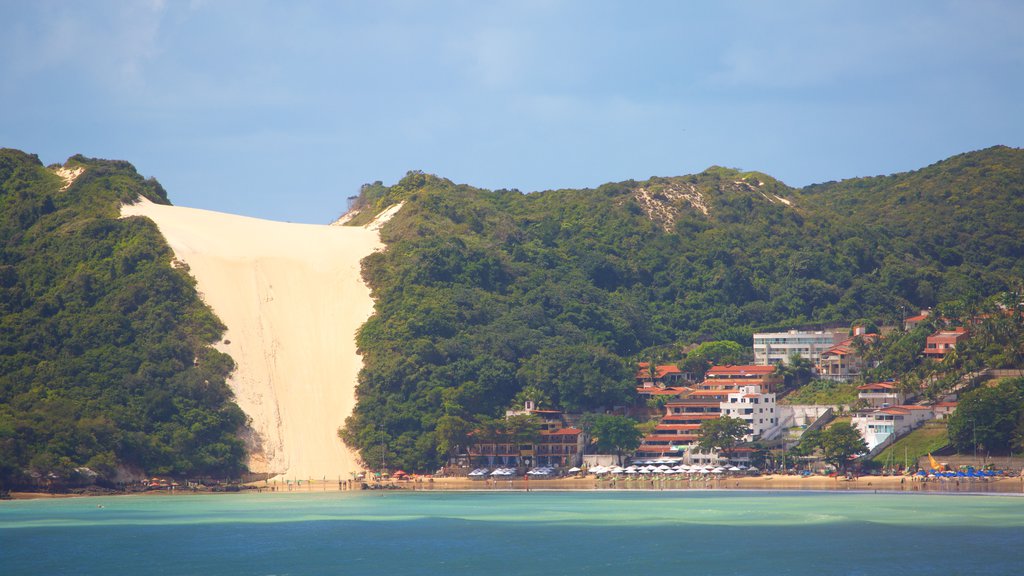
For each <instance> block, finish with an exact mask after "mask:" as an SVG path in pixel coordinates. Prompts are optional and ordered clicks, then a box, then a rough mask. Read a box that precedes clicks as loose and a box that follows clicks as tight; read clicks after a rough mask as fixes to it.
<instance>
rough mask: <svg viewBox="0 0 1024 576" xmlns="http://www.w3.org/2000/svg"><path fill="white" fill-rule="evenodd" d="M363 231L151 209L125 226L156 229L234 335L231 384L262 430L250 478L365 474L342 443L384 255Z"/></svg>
mask: <svg viewBox="0 0 1024 576" xmlns="http://www.w3.org/2000/svg"><path fill="white" fill-rule="evenodd" d="M393 213H394V210H392V211H389V212H388V213H387V214H384V215H382V218H378V220H377V221H376V222H375V223H374V224H371V225H369V226H367V227H365V228H359V227H342V226H317V225H310V224H287V223H282V222H272V221H268V220H259V219H255V218H247V217H242V216H233V215H229V214H222V213H217V212H210V211H206V210H197V209H193V208H183V207H178V206H162V205H158V204H153V203H152V202H149V201H147V200H142V201H141V202H139V203H137V204H134V205H130V206H124V207H123V209H122V216H135V215H138V216H146V217H149V218H151V219H152V220H153V221H154V222H156V224H157V226H158V227H159V228H160V231H161V233H162V234H163V235H164V237H165V238H166V239H167V242H168V244H170V246H171V248H172V249H173V250H174V253H175V256H176V257H177V258H178V259H179V260H182V261H184V262H186V263H187V264H188V265H189V268H190V269H191V273H192V275H193V276H195V278H196V280H197V282H198V289H199V292H200V293H201V294H202V297H203V299H204V300H205V301H206V303H207V304H209V305H210V306H211V307H212V308H213V310H214V311H215V312H216V314H217V316H218V317H220V319H221V320H222V321H223V322H224V323H225V324H226V325H227V327H228V330H227V332H226V333H225V335H224V338H223V340H222V342H221V343H220V344H218V345H217V348H218V349H219V350H221V351H223V352H226V353H227V354H229V355H231V357H232V358H234V360H235V363H236V364H237V369H236V371H235V372H234V374H233V375H232V377H231V379H230V381H229V384H230V385H231V388H232V390H234V392H235V396H236V400H237V402H238V405H239V406H240V407H241V408H242V410H244V411H245V413H246V414H247V415H248V416H249V417H250V418H251V420H252V430H253V432H254V434H253V437H252V438H250V439H249V440H250V448H251V454H252V457H251V461H250V468H251V469H252V470H253V471H254V472H269V473H272V474H276V475H277V476H278V477H283V478H287V479H303V480H306V479H310V478H314V479H323V478H324V477H326V478H327V479H329V480H330V479H336V478H338V477H341V478H343V479H346V478H349V477H350V476H349V475H348V474H349V472H352V471H356V470H358V469H360V466H359V464H358V461H357V458H356V455H355V454H354V453H353V452H352V451H351V450H349V449H347V448H346V447H345V446H344V445H343V444H342V442H341V441H340V440H339V439H338V437H337V429H338V427H339V426H341V425H342V423H343V422H344V420H345V418H346V417H347V416H348V415H349V414H350V413H351V412H352V408H353V406H354V404H355V386H356V377H357V375H358V373H359V369H360V368H361V366H362V361H361V358H360V357H359V355H358V354H357V353H356V345H355V333H356V330H357V329H358V328H359V326H361V325H362V324H363V322H365V321H366V319H367V318H368V317H369V316H370V314H371V313H372V312H373V301H372V300H371V299H370V291H369V288H367V286H366V285H365V284H364V283H363V281H362V277H361V274H360V267H359V262H360V260H362V258H363V257H365V256H367V255H368V254H370V253H372V252H373V251H374V250H378V249H381V248H383V245H382V244H381V243H380V239H379V236H378V230H379V226H380V224H381V223H382V220H383V219H386V218H387V217H390V215H391V214H393Z"/></svg>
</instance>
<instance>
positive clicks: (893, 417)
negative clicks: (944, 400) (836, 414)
mask: <svg viewBox="0 0 1024 576" xmlns="http://www.w3.org/2000/svg"><path fill="white" fill-rule="evenodd" d="M933 416H934V413H933V412H932V410H931V408H929V407H927V406H917V405H900V406H887V407H884V408H875V409H873V410H866V411H863V412H858V413H857V414H856V415H855V416H854V417H853V419H852V420H851V421H850V424H852V425H853V427H854V428H856V429H857V430H858V431H859V432H860V435H861V437H863V438H864V442H865V443H866V444H867V445H868V451H871V450H874V449H875V447H876V446H878V445H879V444H882V443H883V442H886V441H887V440H889V438H890V437H892V436H894V437H895V438H899V437H900V436H903V435H904V434H906V433H907V432H910V431H911V430H913V429H914V428H917V427H918V426H920V425H921V424H923V423H924V422H925V421H926V420H929V419H931V418H932V417H933Z"/></svg>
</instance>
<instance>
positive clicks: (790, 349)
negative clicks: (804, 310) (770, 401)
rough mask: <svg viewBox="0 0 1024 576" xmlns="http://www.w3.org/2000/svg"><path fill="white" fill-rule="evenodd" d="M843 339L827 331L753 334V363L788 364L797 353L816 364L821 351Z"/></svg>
mask: <svg viewBox="0 0 1024 576" xmlns="http://www.w3.org/2000/svg"><path fill="white" fill-rule="evenodd" d="M843 339H844V338H843V336H842V335H841V334H839V333H836V332H829V331H817V332H801V331H799V330H790V331H788V332H769V333H762V334H754V364H758V365H760V366H772V365H775V364H788V363H789V358H790V356H793V355H794V354H798V355H799V356H800V357H801V358H804V359H806V360H810V361H811V362H812V363H814V365H818V363H819V362H820V361H821V353H822V352H824V351H826V350H828V349H829V348H831V347H833V346H835V345H836V344H839V343H840V342H842V341H843Z"/></svg>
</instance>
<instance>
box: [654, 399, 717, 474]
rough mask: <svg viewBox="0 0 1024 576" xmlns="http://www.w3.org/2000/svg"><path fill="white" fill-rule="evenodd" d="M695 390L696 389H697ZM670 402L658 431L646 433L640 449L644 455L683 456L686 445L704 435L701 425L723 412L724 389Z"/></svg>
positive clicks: (666, 406) (656, 456) (655, 456)
mask: <svg viewBox="0 0 1024 576" xmlns="http://www.w3.org/2000/svg"><path fill="white" fill-rule="evenodd" d="M696 392H697V391H694V392H693V393H696ZM706 392H707V391H705V393H702V394H698V395H697V396H692V397H691V396H687V397H686V398H683V399H680V400H675V401H671V402H668V403H667V404H665V414H664V415H663V416H662V417H661V420H660V421H659V422H658V425H657V426H656V427H655V428H654V431H653V432H652V433H650V434H648V435H647V436H646V437H644V439H643V442H642V443H641V444H640V446H639V447H638V448H637V449H636V452H635V454H636V456H637V457H640V458H662V457H665V456H683V455H684V454H685V452H686V449H687V448H688V447H689V446H690V445H691V444H693V443H694V442H696V441H697V440H698V439H699V438H700V433H699V430H700V425H701V423H703V422H705V421H706V420H714V419H716V418H719V417H720V415H721V399H722V398H724V397H725V396H726V394H724V393H715V392H712V393H711V394H707V393H706Z"/></svg>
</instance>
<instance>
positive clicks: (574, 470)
mask: <svg viewBox="0 0 1024 576" xmlns="http://www.w3.org/2000/svg"><path fill="white" fill-rule="evenodd" d="M579 471H580V469H579V468H577V467H575V466H573V467H572V468H569V472H570V473H572V474H575V473H576V472H579Z"/></svg>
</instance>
